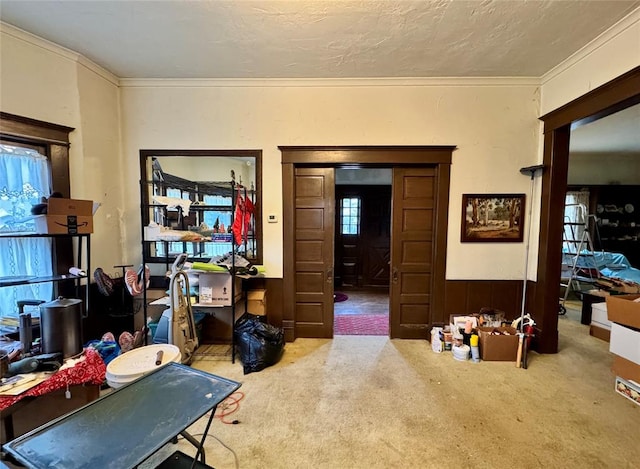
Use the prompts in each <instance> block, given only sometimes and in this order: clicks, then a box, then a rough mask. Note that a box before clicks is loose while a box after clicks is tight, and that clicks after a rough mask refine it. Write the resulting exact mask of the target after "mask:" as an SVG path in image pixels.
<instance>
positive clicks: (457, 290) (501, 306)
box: [434, 280, 529, 324]
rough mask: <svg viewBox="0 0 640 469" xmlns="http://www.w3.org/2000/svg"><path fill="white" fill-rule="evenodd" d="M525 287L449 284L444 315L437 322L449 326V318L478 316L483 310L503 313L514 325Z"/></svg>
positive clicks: (511, 282)
mask: <svg viewBox="0 0 640 469" xmlns="http://www.w3.org/2000/svg"><path fill="white" fill-rule="evenodd" d="M522 286H523V282H522V281H521V280H447V281H446V282H445V294H444V297H445V304H444V308H443V312H444V314H443V315H442V317H438V318H434V322H440V323H444V324H449V315H451V314H471V313H477V312H478V311H480V309H481V308H491V309H496V310H500V311H504V312H505V317H506V319H507V320H509V321H512V320H514V319H516V318H519V317H520V310H521V308H522ZM527 290H529V284H527Z"/></svg>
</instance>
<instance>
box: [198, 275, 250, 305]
mask: <svg viewBox="0 0 640 469" xmlns="http://www.w3.org/2000/svg"><path fill="white" fill-rule="evenodd" d="M199 277H200V280H199V282H198V285H199V286H198V289H199V296H200V298H199V299H198V303H199V304H202V305H211V306H231V279H232V278H235V281H236V285H235V289H236V291H235V293H236V301H237V300H238V299H239V298H240V296H241V293H242V283H241V280H240V279H239V278H238V277H232V276H231V274H230V273H228V272H200V274H199Z"/></svg>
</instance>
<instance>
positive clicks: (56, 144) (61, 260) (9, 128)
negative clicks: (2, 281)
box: [0, 112, 74, 295]
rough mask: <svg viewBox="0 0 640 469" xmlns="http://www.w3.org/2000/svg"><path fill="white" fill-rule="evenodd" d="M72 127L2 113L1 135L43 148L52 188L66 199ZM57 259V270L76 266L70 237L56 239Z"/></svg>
mask: <svg viewBox="0 0 640 469" xmlns="http://www.w3.org/2000/svg"><path fill="white" fill-rule="evenodd" d="M73 130H74V129H73V128H72V127H66V126H64V125H58V124H53V123H51V122H44V121H39V120H36V119H31V118H29V117H23V116H17V115H14V114H9V113H6V112H0V137H1V138H2V140H3V142H7V143H9V144H11V143H15V144H16V145H20V144H23V145H27V146H33V145H37V146H38V147H40V148H43V149H44V155H45V156H46V157H47V158H49V161H50V163H51V190H52V191H53V192H59V193H61V194H62V196H63V197H67V198H70V197H71V180H70V176H69V173H70V171H69V146H70V144H69V134H70V133H71V132H73ZM39 151H41V152H42V150H39ZM54 262H55V269H56V271H57V272H67V271H68V269H69V266H72V265H74V261H73V245H72V240H71V238H66V239H65V238H60V239H56V242H55V260H54ZM56 288H58V294H60V295H73V290H72V289H71V287H70V286H65V285H63V284H58V285H56ZM65 288H69V290H65Z"/></svg>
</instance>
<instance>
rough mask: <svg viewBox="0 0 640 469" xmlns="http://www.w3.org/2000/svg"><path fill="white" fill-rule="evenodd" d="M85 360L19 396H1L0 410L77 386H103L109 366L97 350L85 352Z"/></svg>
mask: <svg viewBox="0 0 640 469" xmlns="http://www.w3.org/2000/svg"><path fill="white" fill-rule="evenodd" d="M83 356H84V360H82V361H80V362H78V363H76V364H75V365H74V366H72V367H70V368H66V369H64V370H58V371H56V372H55V373H54V374H52V375H51V376H50V377H49V378H48V379H46V380H45V381H43V382H42V383H40V384H38V385H36V386H34V387H32V388H31V389H29V390H28V391H25V392H23V393H22V394H19V395H17V396H0V410H4V409H6V408H8V407H10V406H12V405H13V404H15V403H16V402H18V401H19V400H21V399H24V398H25V397H30V396H31V397H35V396H42V395H43V394H47V393H50V392H53V391H57V390H58V389H66V387H67V386H73V385H76V384H102V383H103V382H104V378H105V374H106V372H107V366H106V365H105V364H104V361H102V358H101V357H100V354H99V353H98V352H97V350H95V349H92V348H87V349H85V350H84V355H83Z"/></svg>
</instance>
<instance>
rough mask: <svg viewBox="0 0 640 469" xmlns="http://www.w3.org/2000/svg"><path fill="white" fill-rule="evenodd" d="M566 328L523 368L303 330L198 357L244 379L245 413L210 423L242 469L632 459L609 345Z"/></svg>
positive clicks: (215, 450)
mask: <svg viewBox="0 0 640 469" xmlns="http://www.w3.org/2000/svg"><path fill="white" fill-rule="evenodd" d="M560 334H561V336H560V340H561V350H560V353H558V354H555V355H539V354H536V353H532V354H531V355H530V360H529V368H528V369H527V370H524V369H517V368H515V365H514V364H513V363H506V362H481V363H477V364H474V363H471V362H458V361H455V360H454V359H453V358H452V356H451V354H450V353H443V354H436V353H434V352H432V351H431V348H430V345H429V343H428V342H426V341H420V340H389V339H388V338H386V337H363V336H338V337H336V338H335V339H333V340H324V339H298V340H296V341H295V342H294V343H290V344H287V345H286V349H285V354H284V356H283V358H282V360H281V362H280V363H278V364H277V365H276V366H273V367H270V368H267V369H265V370H263V371H261V372H258V373H251V374H248V375H243V373H242V365H241V364H240V363H239V362H236V363H235V364H233V365H232V364H231V363H230V362H229V361H222V360H207V359H197V360H196V361H195V362H194V363H193V366H194V367H195V368H199V369H203V370H206V371H209V372H211V373H214V374H218V375H220V376H224V377H227V378H231V379H234V380H238V381H241V382H242V383H243V386H242V388H241V390H242V391H243V392H244V393H245V398H244V399H243V400H242V401H241V404H240V409H239V410H238V411H237V412H235V413H234V414H232V416H231V419H238V420H239V421H240V423H239V424H238V425H225V424H223V423H222V422H221V421H220V420H218V419H216V420H215V421H214V424H213V425H212V427H211V430H210V435H214V436H216V437H218V438H220V440H222V441H223V442H224V443H225V444H226V445H228V446H229V447H230V448H231V449H233V451H234V452H235V453H236V455H237V459H238V463H239V465H238V467H240V468H243V469H249V468H425V467H426V468H431V467H434V468H442V467H462V468H467V467H474V468H513V467H517V468H551V467H553V468H587V467H589V468H593V467H596V468H600V467H602V468H609V467H616V468H631V467H638V466H637V464H638V461H640V444H638V442H639V441H640V425H639V422H640V406H637V405H635V404H633V403H632V402H630V401H629V400H627V399H625V398H623V397H622V396H620V395H618V394H616V393H615V392H614V377H613V375H612V374H611V372H610V366H611V361H612V356H611V355H610V353H609V352H608V344H607V343H606V342H603V341H601V340H599V339H596V338H593V337H590V336H589V335H588V327H587V326H583V325H580V324H579V322H577V321H575V320H572V319H570V318H567V317H561V318H560ZM202 427H203V421H202V420H201V421H200V422H198V423H197V424H196V425H194V426H193V427H192V428H191V431H192V433H198V431H201V429H202ZM177 447H178V448H180V449H181V450H182V451H184V452H185V453H187V454H194V453H195V451H194V449H193V447H192V446H191V445H190V444H188V443H186V442H184V441H181V442H179V443H178V445H177ZM175 449H176V445H171V444H170V445H167V447H165V448H164V449H163V452H162V454H159V455H157V458H155V459H154V460H153V461H149V462H148V464H145V466H144V467H153V464H154V463H155V462H157V461H159V460H161V458H163V457H164V456H166V455H168V454H170V453H171V452H173V451H174V450H175ZM206 449H207V462H208V464H209V465H211V466H215V467H216V468H217V469H227V468H234V467H236V465H235V461H234V455H233V454H232V453H231V452H230V451H229V450H227V449H226V448H224V447H223V446H222V445H221V444H220V443H219V442H217V441H216V440H215V439H214V438H213V437H209V438H208V440H207V444H206Z"/></svg>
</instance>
